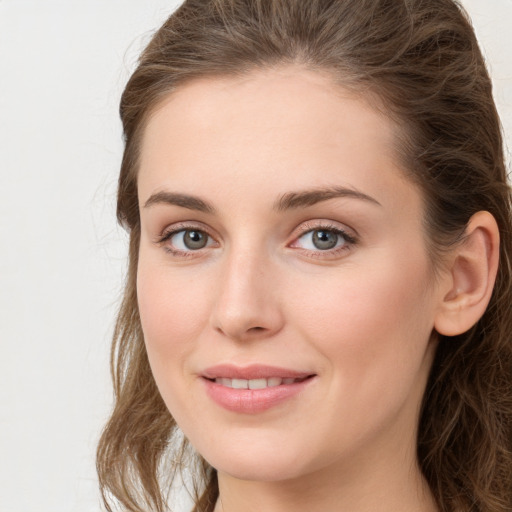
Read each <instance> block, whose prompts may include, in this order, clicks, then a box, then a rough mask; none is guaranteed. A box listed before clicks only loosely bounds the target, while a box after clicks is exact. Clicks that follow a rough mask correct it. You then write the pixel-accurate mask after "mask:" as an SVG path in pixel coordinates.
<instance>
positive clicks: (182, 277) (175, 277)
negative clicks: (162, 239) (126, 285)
mask: <svg viewBox="0 0 512 512" xmlns="http://www.w3.org/2000/svg"><path fill="white" fill-rule="evenodd" d="M208 296H209V294H208V292H207V289H206V282H205V281H204V280H202V279H201V278H200V276H197V275H196V276H193V275H189V274H187V273H186V272H185V273H183V272H181V273H175V272H172V271H170V269H169V268H168V267H166V266H165V265H162V264H160V266H158V264H155V265H151V264H150V263H148V262H146V261H145V260H144V259H142V258H141V261H140V262H139V269H138V275H137V299H138V305H139V313H140V318H141V324H142V330H143V333H144V340H145V343H146V349H147V352H148V357H149V359H150V363H151V367H152V369H153V373H154V374H155V378H156V379H157V380H158V378H159V376H160V373H161V372H165V371H166V370H167V369H170V368H171V367H172V368H176V367H177V366H181V365H182V364H183V363H184V361H185V359H186V357H187V354H188V353H189V352H190V351H191V350H192V348H193V342H194V341H195V340H197V338H198V336H199V333H200V332H201V330H202V329H203V327H204V323H205V321H207V319H208V314H207V310H208V306H207V304H208Z"/></svg>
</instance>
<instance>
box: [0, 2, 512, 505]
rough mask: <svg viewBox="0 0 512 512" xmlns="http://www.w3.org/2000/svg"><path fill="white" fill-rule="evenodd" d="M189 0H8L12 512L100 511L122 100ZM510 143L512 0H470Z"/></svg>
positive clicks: (0, 134) (4, 53) (5, 91)
mask: <svg viewBox="0 0 512 512" xmlns="http://www.w3.org/2000/svg"><path fill="white" fill-rule="evenodd" d="M178 3H179V2H178V1H177V0H174V1H173V0H0V177H1V181H0V343H1V351H0V512H89V511H98V510H100V504H99V497H98V492H97V483H96V474H95V469H94V451H95V446H96V443H97V440H98V436H99V432H100V430H101V427H102V425H103V423H104V421H105V419H106V417H107V414H108V410H109V408H110V406H111V398H112V395H111V388H110V381H109V374H108V371H109V370H108V352H109V345H110V336H111V332H112V327H113V323H114V316H115V311H116V308H117V305H118V303H119V298H120V294H121V290H122V280H123V272H124V268H125V249H126V236H125V235H124V233H123V232H122V230H121V229H119V228H117V226H116V222H115V215H114V212H115V187H116V180H117V173H118V167H119V162H120V158H121V151H122V142H121V126H120V122H119V121H118V115H117V108H118V101H119V96H120V93H121V90H122V88H123V86H124V83H125V82H126V80H127V78H128V76H129V73H130V71H131V70H132V69H133V67H134V63H135V59H136V56H137V54H138V53H139V52H140V50H141V49H142V48H143V46H144V44H145V43H146V42H147V41H148V38H149V36H150V31H151V30H152V29H154V28H156V27H157V26H158V25H159V24H160V23H161V22H162V21H163V20H164V19H165V18H166V16H167V15H168V14H170V12H171V11H172V10H173V9H174V8H175V7H176V6H177V4H178ZM462 3H463V5H465V6H466V7H467V9H468V10H469V12H470V14H471V16H472V17H473V21H474V24H475V26H476V29H477V34H478V36H479V38H480V41H481V44H482V46H483V48H484V53H485V55H486V56H487V59H488V61H489V65H490V67H491V72H492V75H493V80H494V83H495V89H496V93H495V96H496V100H497V103H498V108H499V110H500V112H501V115H502V120H503V124H504V127H505V132H506V134H508V135H507V143H508V146H509V147H511V146H512V143H511V134H512V59H511V58H510V57H509V48H511V47H512V29H511V27H512V0H464V1H463V2H462Z"/></svg>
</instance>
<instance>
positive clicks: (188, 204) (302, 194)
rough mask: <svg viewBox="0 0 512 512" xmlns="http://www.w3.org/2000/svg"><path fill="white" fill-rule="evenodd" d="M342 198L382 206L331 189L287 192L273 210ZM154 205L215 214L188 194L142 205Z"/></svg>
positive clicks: (353, 192) (154, 199) (364, 197)
mask: <svg viewBox="0 0 512 512" xmlns="http://www.w3.org/2000/svg"><path fill="white" fill-rule="evenodd" d="M344 197H350V198H354V199H360V200H363V201H368V202H370V203H374V204H376V205H378V206H382V205H381V204H380V203H379V202H378V201H377V200H376V199H375V198H373V197H371V196H369V195H367V194H364V193H363V192H359V191H358V190H354V189H350V188H343V187H332V188H318V189H311V190H302V191H299V192H288V193H286V194H284V195H282V196H281V197H280V198H279V199H278V200H277V201H276V202H275V203H274V210H277V211H285V210H293V209H296V208H302V207H307V206H313V205H315V204H317V203H320V202H322V201H328V200H329V199H336V198H344ZM155 204H170V205H175V206H181V207H182V208H187V209H189V210H196V211H199V212H203V213H210V214H212V213H215V208H214V207H213V206H212V205H211V204H210V203H208V202H207V201H205V200H204V199H201V198H199V197H197V196H191V195H189V194H179V193H175V192H165V191H163V192H156V193H155V194H152V195H151V196H150V197H149V199H148V200H147V201H146V202H145V203H144V208H149V207H150V206H153V205H155Z"/></svg>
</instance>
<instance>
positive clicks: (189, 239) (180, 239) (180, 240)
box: [168, 229, 212, 252]
mask: <svg viewBox="0 0 512 512" xmlns="http://www.w3.org/2000/svg"><path fill="white" fill-rule="evenodd" d="M168 240H169V242H170V244H171V246H172V247H173V248H174V249H176V250H178V251H182V252H187V251H198V250H200V249H204V248H205V247H207V246H209V245H211V244H212V239H211V237H210V236H209V235H208V234H207V233H205V232H204V231H201V230H199V229H181V230H180V231H176V232H175V233H173V234H172V236H170V237H169V238H168Z"/></svg>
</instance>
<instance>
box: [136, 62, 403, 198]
mask: <svg viewBox="0 0 512 512" xmlns="http://www.w3.org/2000/svg"><path fill="white" fill-rule="evenodd" d="M396 139H397V128H396V125H395V124H394V123H393V122H392V121H391V120H390V119H388V118H387V117H386V116H384V115H383V114H382V113H380V112H379V111H377V110H376V109H375V108H373V107H372V106H371V105H370V103H369V102H366V101H364V100H363V99H362V98H360V97H357V96H356V95H355V93H353V92H350V91H348V90H346V89H343V88H341V87H340V86H338V85H336V84H335V83H334V82H333V81H332V80H331V79H330V78H329V77H328V76H327V75H326V74H321V73H318V72H313V71H308V70H304V69H300V68H297V67H293V66H290V67H282V68H277V69H265V70H257V71H253V72H251V73H249V74H247V75H245V76H243V77H237V78H231V77H228V78H203V79H197V80H194V81H191V82H189V83H187V84H186V85H184V86H182V87H180V88H179V89H177V90H176V91H175V92H173V93H172V94H170V95H169V96H168V97H167V98H166V99H165V100H164V101H163V102H162V103H161V104H160V105H159V106H158V107H157V108H156V109H155V111H154V112H153V115H152V116H151V117H150V119H149V121H148V123H147V126H146V129H145V132H144V135H143V140H142V151H141V156H140V175H139V195H140V198H141V200H143V199H144V197H148V196H149V195H150V194H151V193H154V192H155V190H157V189H158V188H176V187H178V188H180V187H189V186H191V185H192V184H194V186H196V187H198V188H199V189H200V190H201V189H204V190H205V191H211V190H212V187H213V188H214V187H216V186H218V185H219V183H223V184H224V185H225V186H228V187H229V188H231V189H232V192H233V193H234V194H237V195H239V194H244V193H246V192H247V191H251V190H255V189H258V190H266V191H267V192H268V193H269V194H272V193H274V195H275V193H276V192H278V191H282V192H283V193H285V192H287V191H288V190H290V189H297V188H304V187H311V185H312V184H314V185H316V186H332V185H336V186H338V185H342V186H352V187H353V188H359V187H360V186H363V185H364V186H365V187H369V189H370V190H368V191H367V192H369V193H372V189H373V191H374V192H378V191H379V189H380V188H382V186H383V184H384V182H385V181H389V179H388V178H389V173H392V174H393V179H394V180H395V181H396V180H402V179H403V175H402V173H401V172H399V171H400V166H399V164H398V158H397V157H396V154H395V147H396Z"/></svg>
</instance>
